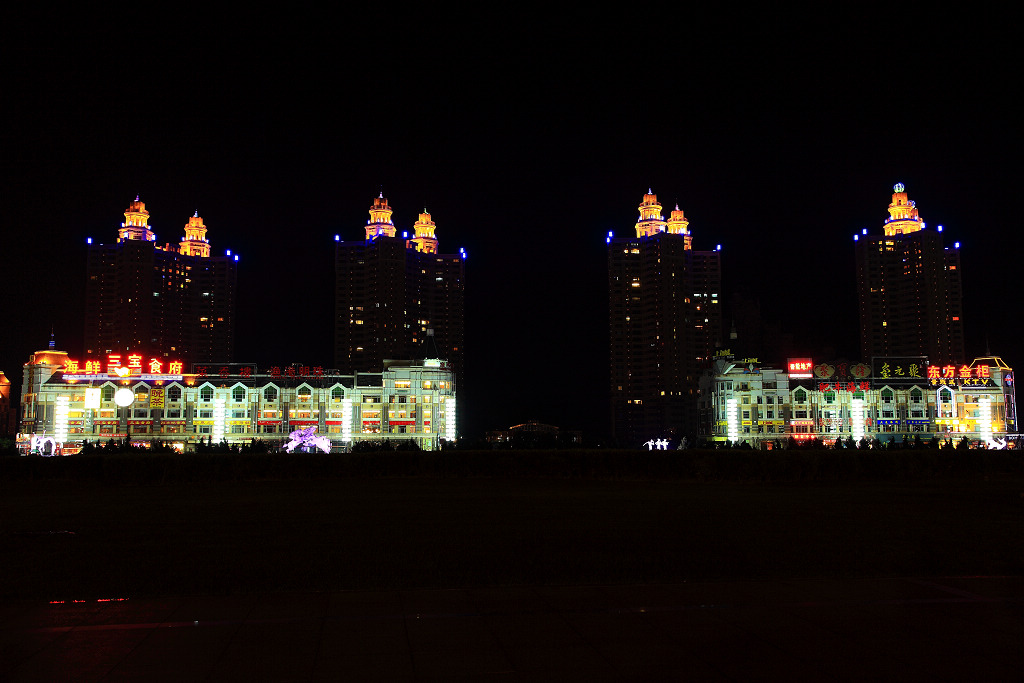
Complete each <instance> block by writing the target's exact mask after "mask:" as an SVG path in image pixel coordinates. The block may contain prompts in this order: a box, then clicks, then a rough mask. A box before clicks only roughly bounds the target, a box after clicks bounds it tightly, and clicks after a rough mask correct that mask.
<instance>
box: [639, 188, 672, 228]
mask: <svg viewBox="0 0 1024 683" xmlns="http://www.w3.org/2000/svg"><path fill="white" fill-rule="evenodd" d="M639 208H640V220H639V221H637V224H636V236H637V237H650V236H651V235H656V234H658V233H659V232H665V226H666V223H665V219H664V218H663V217H662V215H661V204H659V203H658V195H656V194H654V193H653V192H652V191H651V190H650V189H648V190H647V194H645V195H644V201H643V203H641V204H640V207H639Z"/></svg>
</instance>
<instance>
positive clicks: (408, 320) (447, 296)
mask: <svg viewBox="0 0 1024 683" xmlns="http://www.w3.org/2000/svg"><path fill="white" fill-rule="evenodd" d="M391 215H392V210H391V206H390V205H389V204H388V201H387V199H386V198H385V197H384V196H383V193H382V194H381V196H379V197H376V198H375V199H374V200H373V205H372V206H371V207H370V218H369V220H368V221H367V224H366V232H365V239H364V240H361V241H358V242H346V241H343V240H341V237H340V235H339V236H336V237H335V241H336V247H335V258H334V268H335V321H334V322H335V326H334V341H335V349H334V351H335V366H336V367H337V368H338V369H339V370H341V371H342V372H345V373H354V372H368V371H371V370H372V369H374V368H379V367H381V365H382V364H383V363H384V361H385V360H388V359H408V358H424V357H437V356H439V357H441V358H444V359H446V360H447V361H448V362H449V363H450V364H451V367H452V368H453V369H454V370H455V372H456V373H457V374H460V373H461V371H462V362H463V294H464V290H463V287H464V285H463V283H464V279H465V253H464V252H460V253H459V254H440V253H438V240H437V237H436V234H435V229H436V226H435V224H434V221H433V220H431V216H430V214H429V213H427V211H426V210H424V211H423V213H421V214H420V215H419V219H418V220H417V221H416V223H415V224H414V225H413V230H414V233H413V237H412V238H406V237H397V236H396V229H395V225H394V223H393V221H392V218H391Z"/></svg>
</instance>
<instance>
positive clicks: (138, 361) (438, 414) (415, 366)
mask: <svg viewBox="0 0 1024 683" xmlns="http://www.w3.org/2000/svg"><path fill="white" fill-rule="evenodd" d="M183 365H184V364H183V363H182V362H181V361H170V362H165V361H163V360H162V359H161V358H158V357H150V356H141V355H135V354H133V355H131V356H129V357H128V358H121V357H120V356H119V354H111V355H108V356H107V357H106V358H103V359H102V361H101V360H95V361H94V360H85V361H77V360H73V359H69V358H68V356H67V353H65V352H63V351H54V350H49V351H40V352H37V353H35V354H33V355H32V356H31V357H30V358H29V361H28V363H26V364H25V386H24V387H23V391H22V419H21V432H20V434H19V439H18V443H19V446H20V447H21V448H22V450H23V451H28V450H33V449H35V450H40V449H42V450H48V451H59V452H63V453H73V452H77V451H78V450H79V449H80V448H81V446H82V443H83V441H85V440H89V441H92V442H96V441H106V440H108V439H123V438H128V439H130V440H131V441H132V442H134V443H138V444H146V443H148V442H151V441H154V440H159V441H160V442H163V443H167V444H170V445H172V446H174V447H175V448H177V449H179V450H191V449H194V448H195V446H196V444H197V443H199V442H200V441H203V442H205V441H207V440H212V441H213V443H220V442H222V441H226V442H228V443H229V444H244V443H249V442H251V441H252V440H253V439H261V440H263V441H267V442H270V443H271V444H272V445H274V444H277V445H281V444H284V443H285V442H286V441H288V440H289V434H290V433H291V432H293V431H296V430H300V429H305V428H308V427H314V428H315V431H316V432H317V433H319V434H321V435H324V436H327V437H329V438H330V441H331V444H332V447H333V448H334V449H335V450H348V449H350V448H352V447H353V446H355V445H356V444H359V443H360V442H367V441H368V442H381V441H384V440H387V441H390V442H392V443H403V442H408V443H414V444H416V446H418V447H419V448H422V449H426V450H430V449H434V448H437V447H438V445H439V444H440V442H441V440H442V439H444V440H448V441H454V440H455V438H456V431H455V425H456V412H455V409H456V403H455V375H454V372H453V371H452V369H451V368H450V366H449V365H448V363H446V362H445V361H441V360H430V359H428V360H422V361H403V362H397V361H396V362H393V363H389V364H388V365H387V366H386V367H384V368H382V369H380V370H378V371H377V372H368V373H356V374H353V375H340V374H336V373H334V372H333V371H330V370H325V369H324V368H322V367H305V366H295V365H292V366H286V367H283V368H282V367H271V368H265V369H261V368H258V367H257V366H255V365H248V364H239V363H232V364H227V365H219V366H217V365H214V366H210V367H208V368H204V372H203V373H196V374H188V373H185V372H184V369H185V368H184V366H183ZM44 442H45V443H44Z"/></svg>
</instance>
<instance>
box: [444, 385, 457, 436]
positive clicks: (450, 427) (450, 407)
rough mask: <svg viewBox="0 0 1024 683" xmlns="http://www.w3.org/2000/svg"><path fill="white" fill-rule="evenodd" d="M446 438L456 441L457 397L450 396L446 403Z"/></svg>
mask: <svg viewBox="0 0 1024 683" xmlns="http://www.w3.org/2000/svg"><path fill="white" fill-rule="evenodd" d="M444 438H445V439H447V440H448V441H455V397H454V396H449V397H448V398H447V399H445V404H444Z"/></svg>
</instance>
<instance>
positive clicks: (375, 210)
mask: <svg viewBox="0 0 1024 683" xmlns="http://www.w3.org/2000/svg"><path fill="white" fill-rule="evenodd" d="M381 235H386V236H387V237H394V236H395V226H394V224H393V223H392V222H391V207H390V206H388V200H387V199H385V198H384V193H383V192H381V193H380V196H379V197H374V199H373V206H371V207H370V220H368V221H366V239H368V240H372V239H376V238H377V237H380V236H381Z"/></svg>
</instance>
